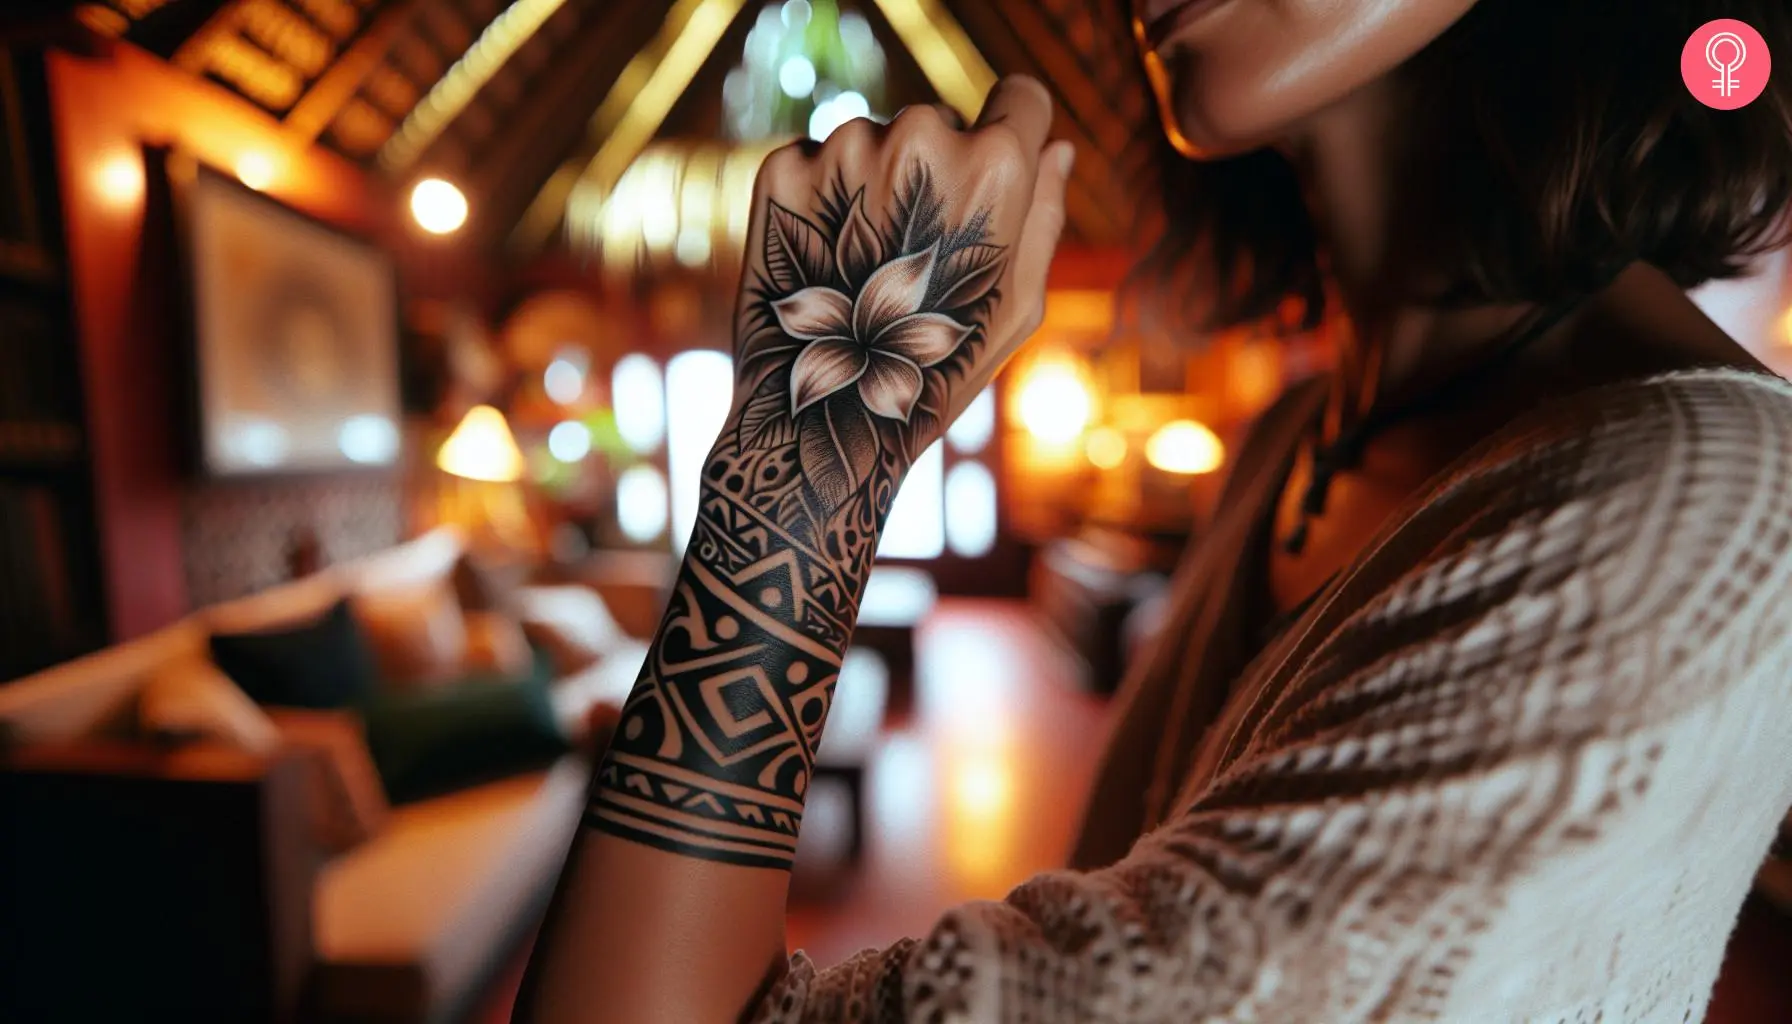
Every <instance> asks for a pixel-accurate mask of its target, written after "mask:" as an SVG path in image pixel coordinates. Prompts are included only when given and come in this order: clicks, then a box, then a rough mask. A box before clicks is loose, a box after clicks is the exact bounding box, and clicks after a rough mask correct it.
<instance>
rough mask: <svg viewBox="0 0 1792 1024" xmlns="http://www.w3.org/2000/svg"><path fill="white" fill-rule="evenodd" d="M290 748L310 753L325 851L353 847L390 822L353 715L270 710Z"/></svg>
mask: <svg viewBox="0 0 1792 1024" xmlns="http://www.w3.org/2000/svg"><path fill="white" fill-rule="evenodd" d="M268 716H269V718H270V719H271V720H272V722H273V724H274V728H275V729H277V730H278V731H279V735H280V742H281V744H282V746H284V747H285V748H286V749H287V750H290V751H294V752H296V753H300V754H302V755H304V758H305V764H306V768H307V771H309V772H310V775H311V778H310V784H309V785H308V786H307V787H306V790H307V795H308V796H309V798H310V814H311V838H312V842H313V843H314V844H316V846H317V848H318V849H319V850H321V851H323V852H325V853H338V852H340V851H343V850H347V849H352V848H353V847H355V846H357V845H359V844H360V843H361V842H363V841H365V840H366V839H368V838H369V837H371V836H374V835H377V834H378V833H379V831H380V829H381V828H382V827H384V826H385V824H386V816H387V814H388V813H389V812H390V810H391V807H390V805H389V804H388V803H387V802H386V791H385V789H384V788H383V787H382V786H381V785H380V776H379V772H378V771H377V770H376V769H375V768H374V766H373V758H372V757H371V756H370V755H369V754H368V752H367V737H366V734H365V732H364V731H363V728H362V725H361V718H360V716H359V715H357V714H355V713H354V712H353V711H314V710H311V709H307V708H270V709H269V710H268Z"/></svg>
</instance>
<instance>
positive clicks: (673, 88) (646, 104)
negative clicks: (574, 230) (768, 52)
mask: <svg viewBox="0 0 1792 1024" xmlns="http://www.w3.org/2000/svg"><path fill="white" fill-rule="evenodd" d="M744 6H745V0H677V2H675V3H674V4H673V5H672V9H671V11H670V12H668V13H667V15H666V20H665V24H664V27H663V28H662V29H661V30H660V34H659V35H658V36H657V37H656V38H655V39H654V41H653V42H652V43H650V44H649V45H648V47H647V49H645V50H643V51H641V52H640V53H638V54H636V55H635V58H634V59H633V60H631V61H629V63H628V65H627V66H626V67H624V68H623V69H622V74H620V75H618V76H617V78H616V82H615V84H614V85H612V86H611V88H610V92H609V94H608V95H606V96H605V97H604V100H603V102H602V103H600V104H599V105H598V108H597V110H596V112H595V113H593V114H592V115H591V119H590V121H589V123H588V124H587V126H586V141H585V142H584V143H583V144H582V145H580V147H579V149H578V151H577V152H575V153H574V155H573V158H572V159H570V160H568V161H566V162H565V163H563V164H561V165H560V167H559V169H557V170H556V171H554V173H553V174H552V175H551V176H549V178H548V180H547V182H546V183H545V184H543V185H542V187H541V189H540V191H538V192H536V194H535V198H534V199H533V200H531V201H530V203H529V206H528V208H527V209H526V210H524V211H523V215H522V218H521V220H519V221H518V223H517V225H516V228H515V230H513V231H512V232H511V235H510V244H511V246H512V247H513V248H515V249H517V250H520V251H523V252H536V251H539V250H540V249H542V248H543V247H544V246H546V245H547V244H548V242H549V241H550V240H551V239H552V238H553V237H554V234H555V232H556V231H558V230H559V228H560V226H561V224H562V223H563V222H564V220H565V217H566V203H567V200H568V199H570V198H571V197H572V194H573V191H574V189H576V188H578V187H579V186H580V185H581V184H587V185H589V186H592V187H596V188H600V189H608V188H609V187H611V186H613V185H614V184H615V183H616V182H617V180H619V179H620V178H621V177H622V172H623V171H625V170H627V169H628V166H629V164H630V163H632V162H634V159H635V157H636V156H638V155H640V152H641V150H642V149H643V148H644V147H646V145H647V143H648V142H650V141H652V139H653V136H654V133H655V132H657V131H658V130H659V127H660V124H661V123H662V122H664V120H665V118H666V115H667V114H669V113H670V112H671V110H672V106H673V104H675V103H677V102H678V98H679V96H681V95H683V93H684V90H685V88H686V86H688V85H689V84H690V81H691V79H692V77H694V76H695V75H696V74H697V72H698V70H699V69H701V68H702V66H703V63H704V62H705V61H706V60H708V59H709V55H710V53H711V52H712V51H713V50H714V48H715V45H716V43H717V42H718V41H719V40H720V39H721V38H722V35H723V34H724V33H725V32H727V30H728V26H729V25H731V24H733V23H734V19H735V18H736V17H738V16H739V15H740V12H741V8H742V7H744Z"/></svg>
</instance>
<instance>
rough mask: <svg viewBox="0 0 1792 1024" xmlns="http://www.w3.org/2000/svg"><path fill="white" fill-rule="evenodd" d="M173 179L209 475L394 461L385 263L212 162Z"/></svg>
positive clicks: (396, 410)
mask: <svg viewBox="0 0 1792 1024" xmlns="http://www.w3.org/2000/svg"><path fill="white" fill-rule="evenodd" d="M177 180H178V181H179V186H178V188H177V191H176V196H177V199H178V216H179V217H180V223H179V225H178V226H179V229H180V231H181V233H182V235H183V237H184V241H185V245H184V247H183V248H184V250H185V257H186V260H185V264H186V265H185V269H186V273H187V277H188V282H189V286H190V289H191V307H190V320H191V330H192V337H191V345H192V356H193V367H194V386H193V393H194V398H195V402H194V414H195V417H194V418H195V421H196V422H195V423H194V426H195V428H196V433H197V435H198V437H197V441H198V444H197V447H198V456H199V458H198V461H199V465H200V468H201V470H202V471H203V472H204V473H205V474H206V475H208V476H219V477H229V476H244V475H265V474H289V473H315V472H324V471H331V470H345V469H355V468H377V467H390V466H392V465H394V464H396V462H397V461H398V457H399V451H400V447H401V445H400V435H399V424H400V417H401V415H402V409H401V404H400V403H401V393H400V377H399V327H398V325H399V314H398V298H397V287H396V273H395V271H394V268H393V265H392V262H391V260H390V259H389V258H388V257H387V256H386V254H385V253H383V252H382V251H381V250H380V249H378V248H377V247H375V246H374V245H372V244H370V243H368V242H366V241H364V240H362V239H358V238H355V237H353V236H351V235H348V234H345V233H343V232H342V231H339V230H337V229H336V228H333V227H331V226H329V225H326V224H323V223H321V222H319V221H316V220H313V219H312V218H310V217H308V216H306V215H304V214H302V213H299V212H298V211H297V210H294V209H292V208H290V207H287V206H285V205H283V204H281V203H279V202H276V201H274V200H272V199H270V198H268V197H266V196H264V195H262V194H261V193H259V192H255V191H252V190H251V189H248V188H246V187H244V186H243V185H241V184H239V183H237V182H236V181H235V179H233V178H229V177H226V176H225V175H223V174H221V173H218V172H216V171H213V170H210V169H208V168H203V167H193V168H191V169H190V170H189V173H185V174H180V175H178V176H177Z"/></svg>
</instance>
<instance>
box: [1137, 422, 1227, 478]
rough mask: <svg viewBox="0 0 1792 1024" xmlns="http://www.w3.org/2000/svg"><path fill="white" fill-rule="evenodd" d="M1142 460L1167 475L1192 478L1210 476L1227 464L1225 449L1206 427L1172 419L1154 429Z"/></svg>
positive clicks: (1146, 443) (1146, 444)
mask: <svg viewBox="0 0 1792 1024" xmlns="http://www.w3.org/2000/svg"><path fill="white" fill-rule="evenodd" d="M1145 461H1147V462H1149V463H1151V464H1152V465H1153V466H1156V467H1157V468H1158V469H1161V470H1163V471H1164V472H1166V473H1177V474H1181V475H1183V476H1195V475H1198V474H1201V473H1211V472H1213V471H1214V470H1216V469H1218V468H1220V465H1221V464H1222V463H1224V462H1225V461H1226V448H1225V446H1224V445H1223V444H1221V443H1220V439H1219V437H1218V436H1217V435H1215V434H1214V432H1213V431H1211V430H1209V429H1207V427H1206V426H1204V425H1202V424H1200V423H1196V422H1195V421H1194V420H1175V421H1173V422H1170V423H1166V424H1164V425H1163V426H1161V427H1159V428H1157V432H1156V433H1155V434H1152V435H1151V439H1150V440H1149V441H1146V442H1145Z"/></svg>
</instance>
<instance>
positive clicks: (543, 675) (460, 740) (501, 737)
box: [359, 650, 571, 804]
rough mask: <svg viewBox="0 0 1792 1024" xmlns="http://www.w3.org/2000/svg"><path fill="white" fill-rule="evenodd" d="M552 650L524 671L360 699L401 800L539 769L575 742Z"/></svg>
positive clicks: (385, 775) (394, 797) (391, 789)
mask: <svg viewBox="0 0 1792 1024" xmlns="http://www.w3.org/2000/svg"><path fill="white" fill-rule="evenodd" d="M552 677H553V673H552V666H551V665H550V664H549V662H548V658H547V655H546V652H544V651H540V650H537V651H536V652H535V667H534V671H532V672H531V673H530V674H529V675H528V676H526V677H525V678H522V679H504V678H501V677H494V676H492V675H490V674H483V675H473V676H468V677H466V678H464V679H461V680H459V681H457V682H453V683H447V684H444V685H441V686H435V687H430V688H428V689H424V690H412V691H376V692H375V693H373V694H371V695H370V696H368V697H366V698H364V699H363V700H362V701H361V702H360V704H359V710H360V712H361V715H362V718H363V719H364V720H365V721H366V724H367V747H368V750H369V752H370V753H372V755H373V763H374V767H375V768H377V769H378V770H379V773H380V781H381V782H383V783H384V784H385V786H386V795H387V797H388V798H389V799H390V800H391V801H392V802H393V803H394V804H402V803H408V802H411V801H415V800H422V799H425V798H427V797H431V796H436V795H439V794H442V793H447V792H452V791H454V790H457V789H465V788H467V787H468V786H474V785H478V784H479V783H482V782H490V781H493V780H495V779H502V778H507V777H509V776H512V775H520V774H523V773H524V772H531V771H536V770H538V769H541V768H545V767H547V766H548V765H550V764H552V763H553V762H554V761H555V760H557V759H558V758H560V757H561V756H562V755H564V754H565V753H567V751H568V750H569V749H571V748H570V746H569V745H568V743H567V741H566V737H565V736H563V735H561V733H560V728H559V725H558V724H557V723H556V721H555V719H554V709H553V705H552V703H551V702H550V701H549V699H548V686H549V683H550V682H551V680H552Z"/></svg>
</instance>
